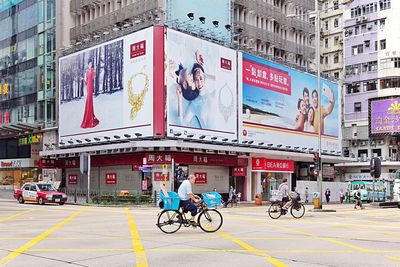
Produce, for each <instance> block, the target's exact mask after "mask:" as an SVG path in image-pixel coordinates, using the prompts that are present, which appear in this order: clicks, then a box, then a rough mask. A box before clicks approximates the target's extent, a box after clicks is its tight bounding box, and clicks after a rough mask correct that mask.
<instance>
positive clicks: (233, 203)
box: [231, 188, 237, 208]
mask: <svg viewBox="0 0 400 267" xmlns="http://www.w3.org/2000/svg"><path fill="white" fill-rule="evenodd" d="M233 205H235V207H237V194H236V189H235V188H233V191H232V201H231V208H232V207H233Z"/></svg>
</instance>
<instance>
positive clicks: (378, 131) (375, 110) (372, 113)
mask: <svg viewBox="0 0 400 267" xmlns="http://www.w3.org/2000/svg"><path fill="white" fill-rule="evenodd" d="M368 105H369V109H368V110H369V134H370V136H383V135H393V134H395V135H397V134H399V133H400V97H396V96H392V97H385V98H374V99H369V102H368Z"/></svg>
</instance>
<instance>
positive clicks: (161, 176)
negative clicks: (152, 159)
mask: <svg viewBox="0 0 400 267" xmlns="http://www.w3.org/2000/svg"><path fill="white" fill-rule="evenodd" d="M164 179H166V180H165V181H169V172H168V174H166V175H165V177H164V174H163V173H162V172H154V181H156V182H164Z"/></svg>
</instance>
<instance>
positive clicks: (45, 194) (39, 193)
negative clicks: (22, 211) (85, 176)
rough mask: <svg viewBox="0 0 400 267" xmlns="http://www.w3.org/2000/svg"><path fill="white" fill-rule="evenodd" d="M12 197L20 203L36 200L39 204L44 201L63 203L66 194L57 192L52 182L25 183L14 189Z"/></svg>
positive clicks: (42, 203) (65, 199)
mask: <svg viewBox="0 0 400 267" xmlns="http://www.w3.org/2000/svg"><path fill="white" fill-rule="evenodd" d="M14 198H15V199H17V200H18V202H19V203H20V204H22V203H24V202H25V201H27V202H37V203H38V204H40V205H44V204H45V203H58V204H60V205H64V203H65V202H67V195H66V194H64V193H62V192H58V191H57V189H56V188H55V187H54V185H53V184H52V183H25V184H24V185H23V186H22V187H21V188H20V189H15V190H14Z"/></svg>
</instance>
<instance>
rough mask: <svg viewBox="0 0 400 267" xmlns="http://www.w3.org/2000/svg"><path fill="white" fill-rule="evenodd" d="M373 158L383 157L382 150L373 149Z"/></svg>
mask: <svg viewBox="0 0 400 267" xmlns="http://www.w3.org/2000/svg"><path fill="white" fill-rule="evenodd" d="M372 156H374V157H381V156H382V149H380V148H375V149H372Z"/></svg>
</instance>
